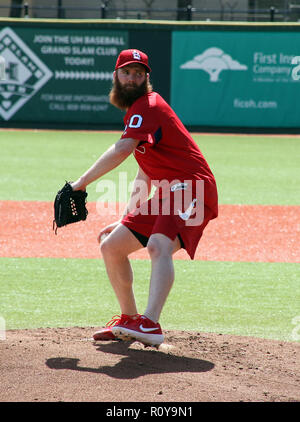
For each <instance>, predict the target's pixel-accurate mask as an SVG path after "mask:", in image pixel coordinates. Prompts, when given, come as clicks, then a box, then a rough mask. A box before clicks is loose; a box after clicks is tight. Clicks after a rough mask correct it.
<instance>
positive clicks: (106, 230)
mask: <svg viewBox="0 0 300 422" xmlns="http://www.w3.org/2000/svg"><path fill="white" fill-rule="evenodd" d="M119 224H120V222H119V221H116V222H115V223H111V224H109V225H108V226H106V227H104V229H102V230H100V232H99V234H98V236H97V242H98V243H101V242H102V240H104V239H105V238H106V236H108V235H109V234H110V233H111V232H112V231H113V230H114V229H115V228H116V227H117V226H118V225H119Z"/></svg>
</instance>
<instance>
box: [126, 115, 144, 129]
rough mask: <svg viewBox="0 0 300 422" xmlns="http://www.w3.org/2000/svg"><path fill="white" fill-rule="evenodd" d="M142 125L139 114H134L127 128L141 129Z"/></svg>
mask: <svg viewBox="0 0 300 422" xmlns="http://www.w3.org/2000/svg"><path fill="white" fill-rule="evenodd" d="M142 123H143V118H142V116H141V115H140V114H134V115H133V116H131V118H130V120H129V123H128V127H131V128H133V129H136V128H139V127H141V126H142Z"/></svg>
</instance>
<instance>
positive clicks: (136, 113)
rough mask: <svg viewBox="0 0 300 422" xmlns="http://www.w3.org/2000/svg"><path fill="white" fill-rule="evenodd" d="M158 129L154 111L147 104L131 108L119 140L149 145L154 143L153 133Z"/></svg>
mask: <svg viewBox="0 0 300 422" xmlns="http://www.w3.org/2000/svg"><path fill="white" fill-rule="evenodd" d="M158 127H159V124H158V121H157V117H156V110H155V108H154V107H150V106H149V105H148V104H143V105H139V107H132V108H131V110H130V113H129V114H128V116H127V120H126V125H125V130H124V132H123V134H122V136H121V139H125V138H132V139H136V140H138V141H140V142H143V143H144V142H147V143H149V144H150V145H153V144H154V143H155V136H154V134H155V132H156V131H157V128H158Z"/></svg>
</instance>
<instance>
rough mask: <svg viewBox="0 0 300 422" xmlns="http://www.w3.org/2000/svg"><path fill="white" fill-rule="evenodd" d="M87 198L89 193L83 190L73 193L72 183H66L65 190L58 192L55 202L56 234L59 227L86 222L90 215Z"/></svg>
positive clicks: (54, 226) (54, 227) (54, 228)
mask: <svg viewBox="0 0 300 422" xmlns="http://www.w3.org/2000/svg"><path fill="white" fill-rule="evenodd" d="M86 198H87V193H86V192H85V191H82V190H77V191H73V189H72V186H71V185H70V182H66V183H65V185H64V186H63V188H62V189H61V190H59V191H58V192H57V194H56V197H55V200H54V220H53V230H55V234H56V233H57V228H58V227H63V226H66V225H67V224H72V223H76V222H77V221H81V220H86V218H87V215H88V210H87V209H86Z"/></svg>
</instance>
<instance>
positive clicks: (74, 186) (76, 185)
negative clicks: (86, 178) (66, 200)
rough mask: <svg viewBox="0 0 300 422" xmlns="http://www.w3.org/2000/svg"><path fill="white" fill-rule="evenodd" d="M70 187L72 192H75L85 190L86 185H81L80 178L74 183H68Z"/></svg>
mask: <svg viewBox="0 0 300 422" xmlns="http://www.w3.org/2000/svg"><path fill="white" fill-rule="evenodd" d="M70 185H71V186H72V189H73V190H74V191H76V190H83V191H85V190H86V185H85V184H84V183H83V180H82V178H81V177H80V178H79V179H77V180H76V181H75V182H72V183H70Z"/></svg>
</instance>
